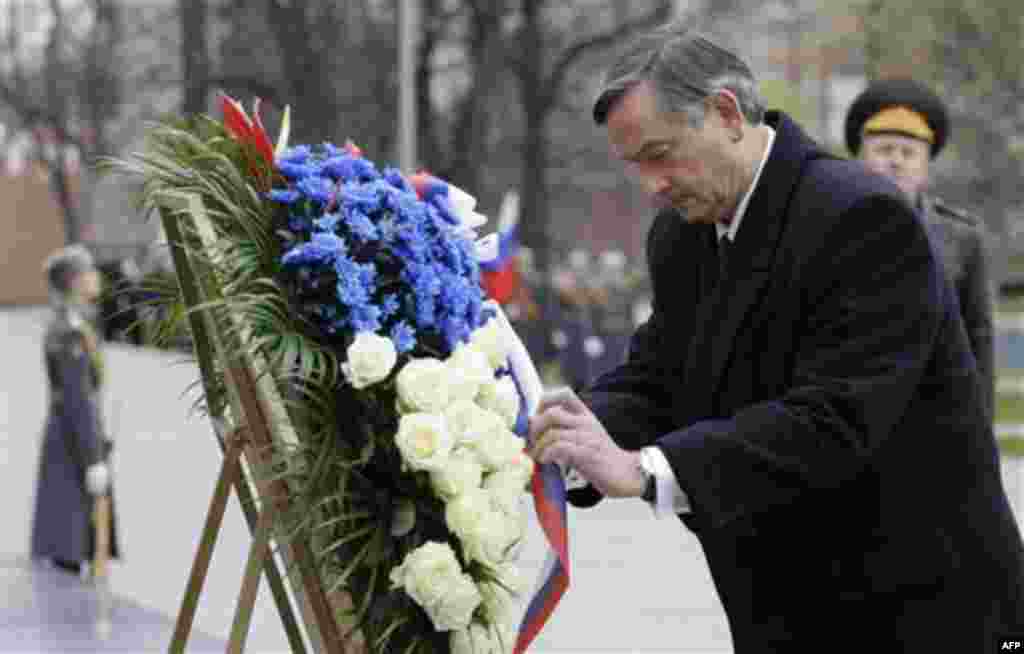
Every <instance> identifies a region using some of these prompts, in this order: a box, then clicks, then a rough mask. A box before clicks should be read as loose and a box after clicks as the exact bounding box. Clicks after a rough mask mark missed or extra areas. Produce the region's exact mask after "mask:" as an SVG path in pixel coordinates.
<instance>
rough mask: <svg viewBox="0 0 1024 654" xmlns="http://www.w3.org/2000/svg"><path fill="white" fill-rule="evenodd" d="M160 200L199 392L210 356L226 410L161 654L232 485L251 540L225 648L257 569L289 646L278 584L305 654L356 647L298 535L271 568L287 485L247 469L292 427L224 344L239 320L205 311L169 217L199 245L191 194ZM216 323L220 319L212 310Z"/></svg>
mask: <svg viewBox="0 0 1024 654" xmlns="http://www.w3.org/2000/svg"><path fill="white" fill-rule="evenodd" d="M164 201H165V202H166V204H165V205H164V206H162V207H161V209H160V214H161V221H162V223H163V226H164V229H165V232H166V234H167V239H168V244H169V246H170V249H171V254H172V257H173V260H174V267H175V273H176V276H177V279H178V283H179V285H180V290H181V293H182V297H183V299H184V302H185V305H186V309H187V310H188V320H189V326H190V327H191V332H192V338H193V339H194V342H195V345H196V347H195V350H196V356H197V359H198V363H199V368H200V372H201V375H202V385H203V389H204V390H205V391H207V392H208V391H209V390H210V388H211V385H210V384H211V379H212V376H213V375H214V374H216V373H215V371H216V370H217V368H216V367H215V365H214V363H215V359H216V360H217V361H218V362H219V363H220V370H223V371H225V373H226V374H225V382H226V385H227V390H228V393H227V395H228V399H229V402H228V407H229V409H230V411H229V412H228V413H229V414H230V415H223V414H215V413H214V411H215V410H214V409H213V408H210V411H211V415H210V418H211V422H212V423H213V429H214V434H215V437H216V439H217V442H218V444H219V445H220V447H221V450H222V451H223V453H224V459H223V462H222V465H221V470H220V474H219V476H218V479H217V483H216V486H215V488H214V492H213V496H212V497H211V499H210V507H209V510H208V513H207V517H206V524H205V526H204V529H203V532H202V536H201V538H200V542H199V545H198V548H197V550H196V555H195V559H194V561H193V566H192V571H191V573H190V575H189V580H188V584H187V587H186V591H185V596H184V598H183V600H182V604H181V608H180V610H179V613H178V617H177V620H176V623H175V630H174V635H173V637H172V640H171V643H170V646H169V648H168V651H169V652H170V653H171V654H180V653H183V652H185V647H186V644H187V641H188V637H189V634H190V632H191V627H192V622H193V620H194V617H195V611H196V608H197V606H198V600H199V595H200V593H201V592H202V587H203V583H204V581H205V578H206V574H207V571H208V569H209V564H210V560H211V558H212V555H213V547H214V545H215V544H216V541H217V536H218V533H219V530H220V526H221V522H222V519H223V516H224V511H225V509H226V507H227V502H228V498H229V496H230V495H231V492H232V491H234V493H235V494H236V495H237V496H238V500H239V502H240V504H241V506H242V510H243V512H244V514H245V518H246V522H247V523H248V525H249V529H250V532H251V533H252V536H253V541H252V544H251V546H250V551H249V556H248V560H247V562H246V566H245V573H244V575H243V578H242V583H241V588H240V590H239V597H238V603H237V605H236V610H235V618H234V621H233V624H232V628H231V634H230V638H229V642H228V647H227V651H228V652H231V653H241V652H242V651H243V650H244V648H245V640H246V636H247V634H248V630H249V623H250V620H251V617H252V610H253V606H254V604H255V600H256V595H257V591H258V588H259V580H260V577H261V576H262V574H263V573H266V575H267V579H268V582H269V584H270V588H271V592H272V593H273V597H274V602H275V603H276V605H277V610H278V613H279V615H280V617H281V621H282V623H283V626H284V628H285V632H286V634H287V636H288V641H289V644H290V646H291V648H292V651H293V652H299V653H301V654H305V653H306V651H307V648H306V644H305V641H304V639H303V632H302V629H300V621H299V620H297V619H296V616H295V613H294V611H293V609H292V603H291V601H290V598H289V595H288V589H287V588H286V587H285V581H286V580H287V581H288V586H289V587H290V589H291V591H292V593H293V595H294V597H295V600H296V602H295V603H296V605H297V607H298V610H299V614H300V616H301V625H302V626H304V627H305V633H306V635H307V636H308V638H309V640H310V643H311V645H312V648H313V650H314V651H315V652H317V653H318V654H319V653H324V654H352V653H353V652H357V651H360V649H361V648H360V647H359V645H358V643H356V642H354V639H352V638H349V637H348V635H343V634H342V633H341V630H340V628H339V625H338V621H337V619H336V617H335V608H334V606H333V605H332V602H331V601H330V599H329V598H328V597H327V595H326V593H325V591H324V589H323V586H322V584H321V583H320V579H319V576H318V574H317V569H316V564H315V561H314V557H313V554H312V551H311V549H310V546H309V543H308V542H307V541H306V540H305V539H304V538H303V537H302V536H301V535H297V536H296V537H295V538H294V539H291V540H290V542H288V543H276V549H275V550H274V551H276V552H277V553H278V554H279V555H280V557H281V559H282V562H283V565H279V564H278V562H277V561H276V560H275V558H274V556H272V555H271V542H272V540H273V538H272V535H273V527H274V520H275V517H276V515H277V512H278V510H279V509H280V508H281V504H282V503H283V501H284V500H285V498H287V494H288V488H287V486H286V484H285V482H283V481H281V480H273V481H266V482H263V481H261V480H259V479H254V475H253V473H252V471H253V470H259V469H260V464H261V463H263V462H264V458H263V457H264V453H265V452H266V451H268V450H269V449H270V447H271V446H272V445H273V444H275V443H280V442H282V441H284V442H294V439H295V438H296V437H295V434H294V430H293V428H292V425H291V423H290V422H289V420H288V416H287V414H286V412H285V411H284V409H283V404H282V402H281V398H280V396H279V394H278V389H277V388H276V386H275V384H274V382H273V381H272V380H271V379H270V377H269V376H267V375H260V374H259V373H260V371H261V370H262V366H263V365H265V362H263V361H253V360H251V359H250V358H242V357H240V356H239V355H238V354H237V353H236V352H233V351H232V350H231V349H230V345H231V342H230V340H229V339H230V336H229V334H231V333H238V331H237V330H239V329H243V330H244V327H245V326H244V325H240V324H239V318H238V317H237V316H227V318H226V321H227V322H228V323H229V324H218V322H217V320H216V318H215V315H214V312H213V311H212V310H211V309H210V308H209V303H210V302H212V301H215V300H217V299H220V298H219V292H220V289H218V288H214V287H204V285H203V284H202V283H201V281H200V280H203V279H209V276H208V275H206V276H204V275H202V274H199V273H204V272H205V273H209V271H205V270H202V269H201V268H200V267H201V266H202V265H203V264H202V262H201V261H198V260H197V259H198V258H197V257H194V256H191V255H190V252H189V249H188V248H187V247H186V246H185V243H186V241H185V240H184V238H183V231H182V229H181V227H182V226H181V224H180V222H179V221H181V220H183V219H189V220H190V221H191V222H192V224H191V225H190V228H191V229H190V233H195V234H197V235H198V237H199V240H200V242H201V243H202V246H203V247H204V248H209V247H210V246H211V245H212V244H213V242H214V239H215V234H214V232H213V227H212V225H211V224H210V223H209V221H208V219H207V217H206V215H205V211H204V208H203V206H202V202H201V200H200V199H199V198H198V197H195V196H189V195H180V196H177V197H165V198H164ZM221 320H222V321H224V320H225V318H224V317H223V316H222V317H221ZM232 330H236V331H234V332H232ZM253 489H255V491H254V490H253ZM282 568H283V570H282ZM285 571H291V573H290V574H288V573H286V572H285ZM342 600H344V598H342Z"/></svg>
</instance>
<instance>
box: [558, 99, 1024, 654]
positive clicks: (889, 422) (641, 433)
mask: <svg viewBox="0 0 1024 654" xmlns="http://www.w3.org/2000/svg"><path fill="white" fill-rule="evenodd" d="M766 120H767V122H768V124H769V125H770V126H772V127H773V128H774V129H775V130H776V140H775V144H774V147H773V148H772V151H771V154H770V156H769V158H768V161H767V162H766V164H765V167H764V169H763V172H762V176H761V179H760V181H759V183H758V185H757V188H756V189H755V190H754V194H753V197H752V200H751V203H750V206H749V209H748V211H747V213H746V214H745V216H744V218H743V222H742V225H741V227H740V230H739V232H738V234H737V237H736V242H735V243H734V244H733V245H732V248H731V253H730V254H729V258H728V261H729V267H728V269H727V270H726V272H725V277H724V279H722V281H721V282H719V283H718V285H717V286H712V285H711V284H710V283H708V277H709V274H710V273H711V271H714V270H715V269H716V264H715V259H714V257H715V256H716V255H715V254H714V249H713V248H714V240H713V238H714V236H713V234H714V228H713V227H712V226H708V225H702V226H697V225H687V224H685V223H683V222H682V220H681V219H680V218H679V216H678V215H676V214H675V213H673V212H671V211H667V212H663V213H662V214H660V215H659V216H658V218H657V219H656V220H655V222H654V224H653V226H652V228H651V232H650V233H649V239H648V261H649V265H650V268H651V279H652V284H653V289H654V312H653V315H652V317H651V318H650V320H649V321H648V322H647V323H646V324H645V325H644V326H642V327H641V328H640V329H639V330H638V331H637V333H636V335H635V336H634V339H633V343H632V345H631V347H630V356H629V360H628V361H627V363H626V364H625V365H623V366H621V367H619V368H617V369H616V370H614V371H613V372H611V373H609V374H607V375H605V376H603V377H602V378H601V379H599V380H598V381H597V382H596V384H595V385H594V387H593V388H592V389H591V390H590V391H589V392H588V393H586V394H585V395H584V399H585V401H586V402H587V404H588V405H589V406H590V408H591V409H592V410H593V411H594V413H595V414H596V416H597V417H598V419H600V420H601V422H602V424H604V426H605V427H606V428H607V429H608V431H609V433H610V434H611V435H612V437H613V438H615V440H616V441H617V442H618V443H619V444H620V445H621V446H623V447H625V448H627V449H631V450H632V449H637V448H640V447H643V446H647V445H652V444H653V445H657V446H659V447H660V448H661V449H662V451H663V452H664V453H665V456H666V458H667V459H668V462H669V464H670V466H671V468H672V470H673V472H674V473H675V476H676V478H677V479H678V481H679V484H680V486H681V487H682V490H683V491H684V492H685V493H686V495H687V497H688V498H689V501H690V504H691V506H692V512H691V513H688V514H683V515H682V516H681V519H682V520H683V522H684V523H685V524H686V525H687V526H688V527H689V528H690V529H691V530H692V531H693V532H694V533H695V534H696V536H697V537H698V539H699V540H700V542H701V545H702V547H703V549H704V553H705V556H706V558H707V562H708V567H709V569H710V572H711V575H712V578H713V580H714V583H715V587H716V589H717V591H718V595H719V597H720V599H721V601H722V605H723V607H724V609H725V613H726V616H727V618H728V620H729V626H730V631H731V635H732V639H733V645H734V647H735V652H736V654H762V653H764V652H809V651H825V650H829V649H834V648H835V647H836V646H839V645H842V648H843V649H850V651H862V652H868V651H871V652H883V651H884V652H926V651H943V652H984V651H988V650H989V649H991V648H992V643H993V642H994V638H995V634H996V633H997V632H1001V631H1002V632H1005V631H1009V632H1011V633H1012V632H1014V631H1016V632H1017V633H1020V632H1021V631H1022V630H1024V546H1022V543H1021V535H1020V532H1019V530H1018V526H1017V524H1016V522H1015V519H1014V515H1013V513H1012V511H1011V509H1010V505H1009V502H1008V500H1007V496H1006V493H1005V490H1004V488H1003V485H1002V480H1001V476H1000V467H999V455H998V452H997V448H996V441H995V438H994V436H993V432H992V426H991V423H990V421H989V419H988V416H987V413H986V411H985V406H984V400H983V398H982V396H981V393H980V388H981V385H980V384H979V383H978V370H977V366H976V365H975V362H974V357H973V356H972V355H971V351H970V344H969V342H968V340H967V335H966V333H965V331H964V329H963V322H962V321H961V320H960V317H959V315H958V311H959V310H958V307H957V302H956V299H955V295H954V293H953V291H952V287H951V286H950V285H949V284H948V282H947V281H946V277H945V274H944V272H943V269H942V267H941V263H940V262H939V260H938V258H937V254H936V252H935V250H934V248H933V246H932V245H931V243H930V239H929V238H928V235H927V232H926V229H925V227H924V224H923V221H922V220H921V218H920V217H919V216H918V215H917V212H915V211H914V210H913V208H912V207H910V206H909V205H908V204H907V203H906V201H905V199H904V197H903V195H902V193H901V192H900V191H899V189H898V188H897V187H896V186H895V185H893V184H892V183H891V182H889V181H888V180H885V179H883V178H882V177H880V176H877V175H874V174H871V173H869V172H868V171H867V170H866V169H865V168H864V167H863V166H862V165H861V164H860V163H857V162H851V161H842V160H838V159H835V158H834V157H831V156H829V155H827V154H826V153H824V152H822V151H821V150H820V149H819V148H818V147H817V146H816V145H815V144H814V143H813V142H812V141H810V140H809V139H808V138H807V137H806V136H805V135H804V133H803V132H802V131H801V130H800V129H799V128H798V127H797V126H796V125H795V124H794V123H793V122H791V121H790V120H789V119H788V118H787V117H785V116H784V115H782V114H779V113H775V112H768V115H767V119H766ZM570 499H571V501H573V503H575V504H577V505H588V504H591V503H594V502H596V501H598V500H599V499H600V496H599V495H598V494H597V493H596V491H594V490H593V488H591V487H587V488H584V489H579V490H574V491H572V492H571V494H570ZM638 547H641V548H642V547H643V543H639V544H638ZM662 565H663V567H664V572H663V573H662V577H661V578H662V579H664V578H665V577H664V575H665V574H667V575H669V576H671V575H673V574H675V573H674V570H675V569H676V568H675V567H674V565H673V562H672V561H664V562H662ZM673 581H674V583H678V584H686V583H688V580H686V579H683V578H679V579H675V580H673ZM680 617H682V616H680Z"/></svg>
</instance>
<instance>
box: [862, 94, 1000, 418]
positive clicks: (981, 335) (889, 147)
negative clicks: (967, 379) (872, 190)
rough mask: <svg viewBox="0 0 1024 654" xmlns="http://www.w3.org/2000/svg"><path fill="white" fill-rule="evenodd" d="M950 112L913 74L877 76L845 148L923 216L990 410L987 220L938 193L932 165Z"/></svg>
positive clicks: (991, 297) (992, 373) (991, 288)
mask: <svg viewBox="0 0 1024 654" xmlns="http://www.w3.org/2000/svg"><path fill="white" fill-rule="evenodd" d="M949 131H950V130H949V116H948V114H947V112H946V107H945V105H944V104H943V102H942V100H940V99H939V97H938V96H937V95H935V94H934V93H933V92H932V91H931V89H929V88H928V87H926V86H924V85H923V84H921V83H920V82H917V81H915V80H910V79H884V80H877V81H875V82H872V83H871V84H870V85H868V87H867V88H866V89H864V91H863V92H862V93H861V94H860V95H858V96H857V98H856V99H855V100H854V101H853V103H852V104H851V105H850V110H849V112H847V114H846V146H847V148H849V150H850V153H851V154H853V155H854V156H857V157H859V158H860V159H861V161H863V162H864V163H865V164H867V166H868V167H869V168H871V169H872V170H874V171H875V172H877V173H881V174H882V175H885V176H886V177H888V178H890V179H891V180H892V181H893V182H895V183H896V185H897V186H899V187H900V189H902V190H903V192H904V193H906V195H907V198H908V199H909V200H910V203H911V204H912V205H913V206H914V207H916V208H917V210H918V211H919V212H920V213H921V215H922V216H923V217H924V220H925V225H926V226H927V227H928V229H929V231H930V232H931V235H932V237H933V239H934V243H935V245H936V248H937V249H938V252H939V255H940V258H941V259H942V263H943V266H944V267H945V269H946V275H947V277H949V281H950V283H951V284H952V285H953V289H954V291H955V292H956V296H957V300H958V302H959V304H960V315H961V317H962V318H963V321H964V327H965V328H966V330H967V340H968V341H970V344H971V351H972V352H973V353H974V358H975V359H976V360H977V362H978V371H979V373H980V374H979V379H980V381H981V384H982V393H983V395H984V398H985V406H986V409H987V410H988V413H989V415H990V416H991V415H993V401H994V396H995V364H994V359H995V346H994V343H993V327H992V322H993V320H992V312H993V305H994V304H995V287H994V285H993V284H992V278H991V274H990V272H989V268H990V266H989V260H988V255H987V248H986V243H985V225H984V223H983V222H982V221H981V220H979V219H978V217H977V216H974V215H972V214H971V213H969V212H967V211H964V210H963V209H959V208H955V207H952V206H950V205H949V204H947V203H946V202H944V201H943V200H942V199H940V198H939V197H937V196H935V195H933V194H932V193H931V192H930V191H929V190H928V189H929V185H930V164H931V161H932V160H934V159H935V157H937V156H938V155H939V153H940V152H942V149H943V147H944V146H945V145H946V142H947V140H948V138H949Z"/></svg>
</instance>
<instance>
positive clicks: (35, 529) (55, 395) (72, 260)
mask: <svg viewBox="0 0 1024 654" xmlns="http://www.w3.org/2000/svg"><path fill="white" fill-rule="evenodd" d="M44 271H45V274H46V278H47V283H48V284H49V287H50V289H51V293H52V305H53V316H52V318H51V320H50V323H49V325H48V326H47V329H46V335H45V338H44V361H45V365H46V375H47V379H48V381H49V390H50V393H49V396H50V399H49V409H48V416H47V419H46V427H45V431H44V435H43V443H42V447H41V448H40V449H41V454H40V459H39V473H38V481H37V487H36V502H35V515H34V516H33V523H32V543H31V553H32V557H33V558H36V559H48V560H50V561H52V562H53V563H54V564H55V565H56V566H57V567H59V568H61V569H64V570H67V571H69V572H72V573H75V574H79V573H82V574H84V573H86V572H87V570H88V562H89V561H91V560H92V558H93V555H94V542H93V541H94V537H95V530H94V527H93V524H92V510H93V505H94V498H95V497H97V496H100V495H110V492H111V474H110V454H111V450H112V442H111V441H110V439H109V438H107V436H106V434H105V433H104V429H103V424H102V418H101V416H100V401H99V392H100V389H101V388H102V385H103V376H104V368H103V355H102V351H101V343H100V338H99V336H98V334H97V329H96V326H95V325H94V324H93V321H94V320H95V318H96V315H97V306H96V303H97V300H98V299H99V297H100V294H101V292H102V284H101V276H100V272H99V270H98V269H97V268H96V266H95V263H94V261H93V258H92V255H91V254H90V253H89V251H88V250H86V249H85V248H84V247H83V246H81V245H72V246H68V247H66V248H63V249H61V250H58V251H57V252H55V253H53V254H52V255H51V256H50V257H49V258H48V259H47V261H46V263H45V266H44ZM112 505H113V503H112V502H111V506H112ZM110 515H111V520H110V537H109V540H108V542H109V543H110V546H111V552H110V554H111V556H112V557H114V558H117V557H118V556H119V547H118V543H117V538H116V529H115V526H114V525H115V520H114V517H113V516H114V513H113V511H112V510H111V514H110Z"/></svg>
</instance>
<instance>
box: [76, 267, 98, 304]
mask: <svg viewBox="0 0 1024 654" xmlns="http://www.w3.org/2000/svg"><path fill="white" fill-rule="evenodd" d="M70 291H71V296H72V297H74V298H75V299H76V300H77V301H78V302H80V303H82V304H92V303H94V302H96V300H98V299H99V297H100V293H101V292H102V291H103V280H102V278H101V277H100V273H99V271H97V270H94V269H93V270H85V271H83V272H80V273H78V274H77V275H75V276H74V277H73V278H72V279H71V289H70Z"/></svg>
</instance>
